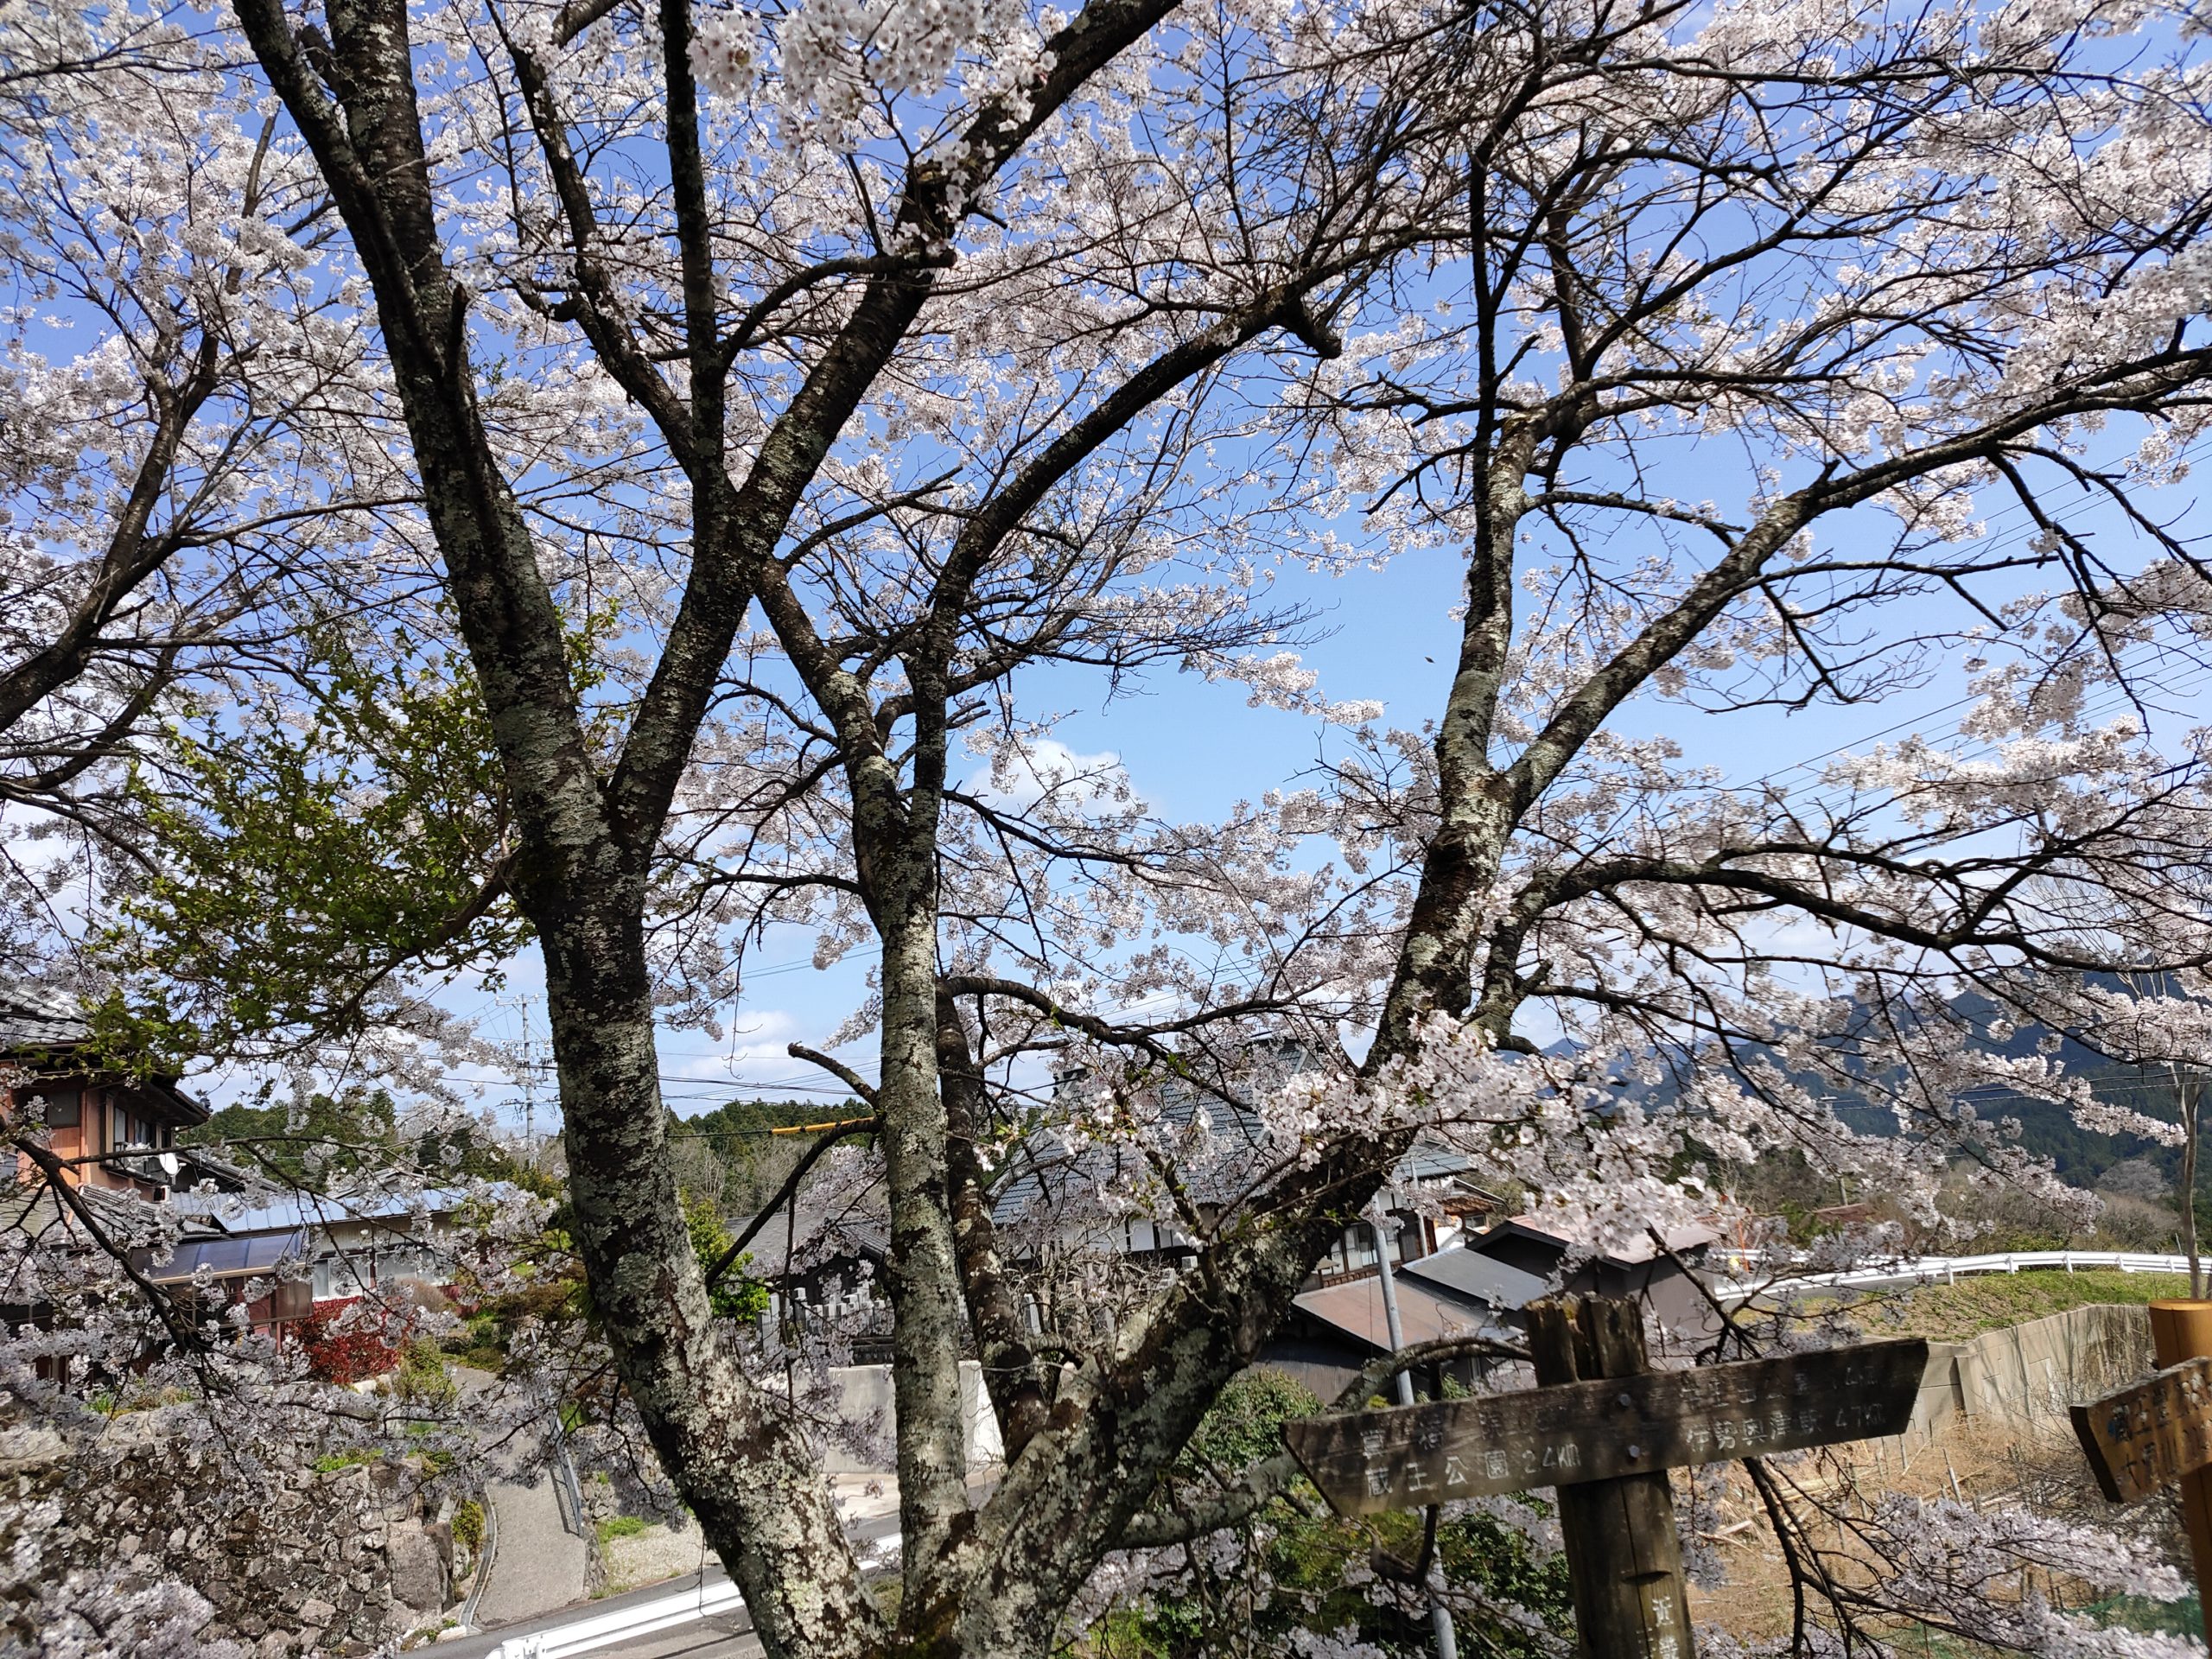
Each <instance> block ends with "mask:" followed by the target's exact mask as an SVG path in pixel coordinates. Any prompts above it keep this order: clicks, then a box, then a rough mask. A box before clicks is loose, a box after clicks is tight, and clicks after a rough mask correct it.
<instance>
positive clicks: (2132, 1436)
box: [2067, 1357, 2212, 1503]
mask: <svg viewBox="0 0 2212 1659" xmlns="http://www.w3.org/2000/svg"><path fill="white" fill-rule="evenodd" d="M2067 1412H2068V1414H2069V1415H2070V1416H2071V1417H2072V1418H2073V1419H2074V1432H2075V1433H2076V1434H2077V1435H2079V1436H2080V1437H2081V1440H2082V1451H2084V1452H2087V1453H2088V1458H2089V1468H2090V1469H2091V1471H2093V1472H2094V1474H2095V1475H2096V1478H2097V1484H2098V1485H2099V1486H2101V1487H2102V1488H2103V1489H2104V1494H2105V1496H2106V1497H2108V1498H2110V1499H2111V1500H2112V1501H2113V1503H2133V1502H2134V1501H2135V1500H2136V1499H2137V1498H2139V1497H2149V1496H2150V1495H2151V1494H2152V1492H2155V1491H2159V1490H2161V1489H2162V1488H2164V1487H2167V1486H2171V1485H2172V1484H2174V1483H2175V1482H2177V1481H2178V1480H2179V1479H2180V1478H2182V1477H2183V1475H2187V1474H2193V1473H2194V1472H2196V1471H2197V1470H2199V1469H2203V1468H2206V1467H2212V1357H2208V1358H2200V1359H2185V1360H2183V1362H2182V1363H2180V1364H2178V1365H2174V1366H2171V1367H2169V1368H2168V1369H2166V1370H2163V1371H2160V1372H2159V1373H2158V1375H2157V1376H2153V1377H2152V1378H2151V1380H2150V1381H2149V1382H2147V1383H2137V1384H2136V1385H2135V1386H2134V1387H2133V1388H2132V1389H2121V1390H2120V1392H2119V1393H2118V1394H2114V1395H2107V1396H2106V1397H2105V1398H2104V1399H2102V1400H2099V1401H2095V1402H2093V1403H2091V1404H2089V1405H2086V1406H2069V1407H2068V1408H2067Z"/></svg>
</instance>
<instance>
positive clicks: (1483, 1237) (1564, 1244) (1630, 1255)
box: [1467, 1215, 1721, 1268]
mask: <svg viewBox="0 0 2212 1659" xmlns="http://www.w3.org/2000/svg"><path fill="white" fill-rule="evenodd" d="M1720 1236H1721V1233H1720V1230H1719V1228H1718V1227H1714V1226H1712V1225H1710V1224H1707V1223H1705V1222H1694V1223H1692V1224H1689V1225H1688V1226H1683V1227H1675V1228H1670V1229H1669V1230H1668V1231H1667V1232H1666V1233H1665V1234H1663V1235H1662V1237H1663V1239H1664V1243H1663V1246H1662V1243H1659V1242H1657V1241H1655V1240H1653V1239H1651V1238H1649V1237H1640V1238H1637V1240H1635V1241H1634V1242H1633V1243H1629V1244H1627V1245H1624V1246H1623V1247H1622V1248H1621V1249H1618V1250H1611V1251H1607V1252H1605V1253H1604V1254H1602V1255H1599V1258H1598V1259H1599V1261H1601V1262H1605V1264H1606V1265H1607V1266H1609V1267H1616V1268H1633V1267H1638V1266H1641V1265H1642V1264H1643V1263H1644V1262H1649V1261H1650V1260H1651V1259H1652V1258H1653V1257H1654V1256H1656V1255H1663V1254H1665V1253H1666V1252H1667V1251H1672V1252H1674V1253H1675V1255H1687V1254H1688V1253H1689V1252H1690V1251H1693V1250H1700V1249H1704V1248H1705V1247H1706V1246H1707V1245H1708V1244H1711V1243H1715V1242H1716V1241H1718V1240H1719V1238H1720ZM1507 1238H1523V1239H1532V1240H1535V1241H1536V1242H1537V1243H1542V1244H1546V1245H1549V1246H1551V1247H1553V1248H1554V1249H1556V1250H1557V1251H1558V1252H1559V1254H1560V1255H1567V1253H1568V1252H1570V1251H1572V1250H1573V1249H1576V1248H1577V1247H1578V1245H1579V1244H1580V1241H1579V1240H1577V1239H1576V1238H1574V1237H1573V1236H1572V1235H1571V1234H1568V1233H1567V1232H1564V1231H1561V1230H1560V1229H1559V1228H1557V1227H1555V1226H1554V1225H1552V1224H1550V1223H1548V1222H1543V1221H1539V1220H1538V1219H1537V1218H1536V1217H1534V1216H1529V1215H1520V1216H1508V1217H1506V1218H1505V1219H1504V1220H1503V1221H1501V1222H1499V1223H1498V1224H1497V1225H1496V1226H1495V1227H1491V1228H1489V1229H1487V1230H1484V1231H1483V1232H1480V1233H1478V1234H1476V1235H1475V1236H1473V1237H1472V1238H1471V1239H1469V1240H1468V1241H1467V1248H1468V1249H1471V1250H1475V1251H1480V1250H1481V1249H1483V1247H1484V1244H1485V1243H1493V1242H1497V1241H1502V1240H1504V1239H1507Z"/></svg>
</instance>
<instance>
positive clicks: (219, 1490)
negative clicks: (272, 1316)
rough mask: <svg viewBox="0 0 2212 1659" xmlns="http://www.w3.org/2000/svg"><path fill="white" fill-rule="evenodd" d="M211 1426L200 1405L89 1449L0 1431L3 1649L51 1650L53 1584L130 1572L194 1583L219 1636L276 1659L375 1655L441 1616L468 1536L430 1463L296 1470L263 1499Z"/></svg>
mask: <svg viewBox="0 0 2212 1659" xmlns="http://www.w3.org/2000/svg"><path fill="white" fill-rule="evenodd" d="M196 1427H198V1426H196V1425H194V1424H193V1423H192V1422H191V1421H190V1419H189V1417H188V1408H183V1407H167V1408H162V1409H160V1410H155V1411H143V1412H132V1413H130V1414H125V1415H124V1416H121V1417H118V1418H117V1419H115V1420H114V1421H112V1422H111V1423H110V1424H109V1425H107V1426H106V1427H105V1428H104V1430H103V1431H102V1433H100V1434H99V1436H98V1438H97V1439H96V1440H84V1441H79V1442H77V1443H74V1444H73V1443H70V1442H67V1441H65V1440H63V1439H62V1437H61V1436H60V1435H59V1434H56V1433H54V1432H53V1431H51V1430H47V1429H0V1651H5V1650H7V1649H9V1648H10V1638H21V1639H23V1640H25V1642H26V1643H27V1645H29V1647H30V1649H31V1650H32V1651H36V1650H37V1631H36V1630H35V1629H34V1628H26V1627H27V1626H29V1625H31V1624H35V1621H36V1618H37V1617H38V1615H37V1613H36V1611H35V1610H36V1606H37V1603H38V1601H39V1599H40V1595H41V1592H42V1591H44V1590H47V1589H48V1588H49V1587H50V1586H54V1585H57V1584H60V1583H63V1582H65V1581H67V1580H70V1579H71V1578H72V1577H73V1575H78V1574H82V1575H86V1577H88V1578H98V1577H99V1576H101V1575H102V1574H105V1573H114V1572H116V1571H118V1570H122V1571H124V1572H125V1573H127V1574H128V1575H129V1576H130V1577H132V1578H136V1579H142V1580H159V1579H162V1578H168V1579H175V1580H178V1581H180V1582H181V1583H183V1584H185V1585H187V1586H190V1587H191V1588H192V1589H193V1590H194V1591H197V1592H199V1593H200V1595H201V1596H203V1597H205V1598H206V1599H207V1601H208V1602H209V1603H210V1604H211V1605H213V1608H214V1610H215V1611H214V1620H213V1624H210V1625H209V1626H208V1627H207V1630H205V1631H204V1632H203V1633H202V1634H203V1636H204V1637H206V1638H207V1639H209V1640H217V1639H221V1638H226V1637H228V1638H232V1639H235V1640H237V1641H238V1642H239V1643H242V1644H243V1645H244V1646H245V1647H247V1648H249V1649H251V1650H252V1651H253V1652H254V1653H256V1654H257V1655H258V1656H260V1659H279V1656H283V1655H286V1654H293V1653H299V1652H303V1651H308V1650H312V1649H317V1648H322V1649H340V1650H343V1649H353V1650H355V1651H365V1650H366V1649H370V1648H373V1647H379V1646H383V1645H385V1644H386V1643H391V1642H394V1641H396V1640H397V1638H399V1637H404V1636H406V1635H407V1634H409V1633H410V1631H414V1630H422V1629H426V1628H429V1629H435V1627H436V1626H437V1625H438V1624H440V1622H441V1619H442V1614H443V1611H444V1610H445V1608H446V1607H447V1605H448V1602H449V1601H450V1599H452V1592H453V1565H454V1562H453V1554H454V1546H453V1540H452V1535H451V1531H450V1529H449V1528H448V1527H446V1526H444V1525H443V1524H441V1523H440V1522H436V1521H435V1520H434V1519H432V1518H430V1516H429V1505H428V1504H426V1503H425V1501H424V1499H423V1496H422V1495H421V1492H420V1490H419V1487H420V1479H419V1475H418V1472H417V1471H415V1470H414V1469H412V1468H411V1467H409V1466H407V1465H390V1464H356V1465H350V1466H348V1467H346V1468H342V1469H337V1470H334V1471H328V1472H326V1473H318V1472H316V1471H315V1470H313V1469H312V1468H309V1467H307V1466H304V1465H293V1466H292V1467H290V1468H289V1469H280V1470H279V1471H277V1473H276V1474H274V1475H272V1476H271V1477H270V1478H269V1479H268V1480H267V1481H266V1482H264V1483H261V1484H258V1485H257V1488H256V1490H255V1491H252V1492H251V1493H245V1492H238V1491H228V1490H227V1489H226V1487H225V1485H224V1484H223V1483H222V1482H220V1481H219V1480H217V1479H215V1478H213V1462H214V1457H215V1454H214V1452H213V1451H212V1450H210V1449H208V1448H207V1447H205V1446H201V1445H200V1444H199V1440H198V1435H197V1433H194V1432H193V1431H194V1429H195V1428H196ZM202 1432H204V1431H202ZM264 1452H265V1448H264Z"/></svg>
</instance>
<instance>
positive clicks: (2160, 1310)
mask: <svg viewBox="0 0 2212 1659" xmlns="http://www.w3.org/2000/svg"><path fill="white" fill-rule="evenodd" d="M2151 1352H2152V1356H2153V1357H2155V1358H2156V1359H2157V1361H2158V1369H2159V1370H2164V1369H2165V1368H2166V1367H2167V1366H2169V1365H2178V1364H2180V1363H2182V1361H2183V1360H2184V1359H2194V1358H2196V1357H2197V1356H2198V1355H2199V1354H2212V1301H2196V1300H2176V1301H2171V1302H2153V1303H2152V1304H2151ZM2181 1513H2182V1519H2183V1522H2186V1523H2187V1525H2188V1527H2189V1553H2190V1556H2191V1557H2192V1558H2194V1561H2195V1565H2196V1601H2197V1605H2198V1606H2200V1607H2203V1606H2205V1605H2206V1602H2207V1600H2208V1598H2207V1597H2206V1595H2205V1586H2207V1585H2212V1469H2200V1470H2198V1471H2196V1473H2195V1474H2193V1475H2183V1477H2182V1478H2181ZM2206 1616H2207V1618H2212V1609H2208V1610H2207V1614H2206Z"/></svg>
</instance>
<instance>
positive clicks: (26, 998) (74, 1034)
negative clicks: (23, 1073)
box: [0, 980, 92, 1054]
mask: <svg viewBox="0 0 2212 1659" xmlns="http://www.w3.org/2000/svg"><path fill="white" fill-rule="evenodd" d="M91 1040H92V1022H91V1021H90V1020H86V1018H85V1014H84V1009H83V1007H82V1006H81V1005H80V1004H79V1001H77V999H76V998H75V997H74V996H72V995H69V994H68V993H67V992H66V991H62V990H60V989H57V988H55V987H54V986H51V985H36V984H33V983H31V982H29V981H28V980H0V1054H23V1053H29V1052H36V1051H38V1050H40V1049H48V1048H74V1047H75V1046H77V1045H78V1044H79V1043H88V1042H90V1041H91Z"/></svg>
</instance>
